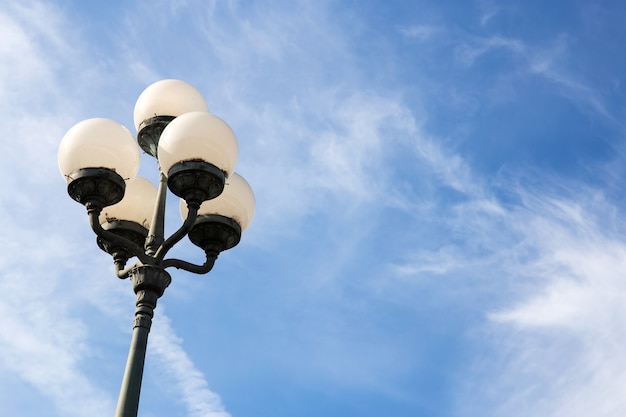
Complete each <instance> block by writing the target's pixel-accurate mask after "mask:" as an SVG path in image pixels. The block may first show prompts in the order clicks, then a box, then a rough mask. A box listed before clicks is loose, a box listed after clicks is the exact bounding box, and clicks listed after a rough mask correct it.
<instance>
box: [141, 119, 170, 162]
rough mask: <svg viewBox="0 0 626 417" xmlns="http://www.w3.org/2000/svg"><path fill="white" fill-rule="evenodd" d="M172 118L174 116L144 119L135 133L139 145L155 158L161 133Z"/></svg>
mask: <svg viewBox="0 0 626 417" xmlns="http://www.w3.org/2000/svg"><path fill="white" fill-rule="evenodd" d="M174 119H175V117H174V116H155V117H151V118H150V119H147V120H144V121H143V122H142V123H141V124H140V125H139V132H138V133H137V142H138V143H139V147H140V148H141V149H143V151H144V152H146V153H147V154H148V155H152V156H153V157H155V158H156V157H157V149H158V147H159V138H160V137H161V133H163V129H165V127H166V126H167V125H168V124H169V123H170V122H171V121H172V120H174Z"/></svg>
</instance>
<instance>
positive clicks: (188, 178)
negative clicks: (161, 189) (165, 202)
mask: <svg viewBox="0 0 626 417" xmlns="http://www.w3.org/2000/svg"><path fill="white" fill-rule="evenodd" d="M225 182H226V176H225V174H224V172H223V171H222V170H221V169H219V168H218V167H216V166H215V165H213V164H210V163H208V162H205V161H199V160H194V161H182V162H178V163H177V164H174V165H173V166H172V167H171V168H170V170H169V172H168V173H167V186H168V188H169V189H170V191H171V192H172V193H174V194H175V195H177V196H178V197H180V198H182V199H184V200H185V201H186V202H187V203H188V204H189V203H196V204H198V205H199V204H201V203H202V202H203V201H206V200H211V199H213V198H215V197H217V196H218V195H220V194H221V193H222V191H223V190H224V184H225Z"/></svg>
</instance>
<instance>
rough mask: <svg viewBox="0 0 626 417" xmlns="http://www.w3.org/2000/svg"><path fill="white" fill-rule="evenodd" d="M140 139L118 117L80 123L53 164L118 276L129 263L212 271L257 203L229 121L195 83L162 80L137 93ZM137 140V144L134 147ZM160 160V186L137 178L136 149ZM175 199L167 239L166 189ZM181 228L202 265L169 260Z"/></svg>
mask: <svg viewBox="0 0 626 417" xmlns="http://www.w3.org/2000/svg"><path fill="white" fill-rule="evenodd" d="M134 121H135V127H136V129H137V132H138V134H137V141H135V139H134V138H133V136H132V135H131V133H130V132H129V131H128V129H126V128H125V127H124V126H122V125H121V124H119V123H117V122H115V121H113V120H110V119H103V118H94V119H88V120H84V121H82V122H80V123H78V124H76V125H75V126H73V127H72V128H71V129H70V130H69V131H68V132H67V133H66V134H65V136H64V137H63V139H62V140H61V144H60V146H59V153H58V157H59V167H60V169H61V173H62V174H63V177H64V178H65V180H66V182H67V184H68V188H67V189H68V193H69V195H70V196H71V197H72V198H73V199H74V200H76V201H77V202H79V203H81V204H83V205H84V206H85V207H86V208H87V211H88V213H89V215H90V220H91V225H92V228H93V230H94V232H95V233H96V235H97V236H98V239H97V241H98V246H99V247H100V248H102V249H103V250H105V251H106V252H108V253H109V254H111V255H112V256H113V258H114V261H115V265H116V267H117V273H118V276H120V277H121V278H124V277H127V276H128V274H129V271H130V269H131V268H129V269H126V270H124V269H123V268H124V266H125V264H126V262H127V260H128V259H129V258H131V257H137V258H138V259H139V263H141V264H148V265H155V266H159V267H163V268H166V267H168V266H174V267H177V268H181V269H185V270H188V271H191V272H195V273H204V272H208V271H207V269H210V266H212V264H211V262H212V261H214V260H215V258H216V257H217V254H218V253H219V252H221V251H223V250H226V249H229V248H232V247H233V246H235V245H236V244H237V243H238V242H239V240H240V237H241V233H242V231H244V230H245V229H246V228H247V227H248V225H249V224H250V222H251V220H252V217H253V215H254V210H255V200H254V195H253V193H252V190H251V188H250V186H249V185H248V183H247V182H246V181H245V180H244V179H243V178H242V177H241V176H240V175H238V174H237V173H235V172H234V170H235V166H236V164H237V158H238V154H239V148H238V144H237V139H236V137H235V135H234V133H233V131H232V130H231V128H230V127H229V126H228V125H227V124H226V123H225V122H224V121H223V120H222V119H220V118H219V117H217V116H215V115H213V114H211V113H209V111H208V106H207V104H206V101H205V100H204V98H203V97H202V95H201V94H200V92H198V90H196V89H195V88H194V87H193V86H191V85H189V84H187V83H185V82H183V81H179V80H162V81H159V82H156V83H154V84H152V85H151V86H149V87H148V88H147V89H146V90H144V92H143V93H142V94H141V95H140V96H139V99H138V100H137V103H136V105H135V112H134ZM137 145H139V146H137ZM139 148H141V149H143V150H144V151H145V152H146V153H148V154H149V155H151V156H153V157H155V158H156V159H157V161H158V167H159V172H160V176H161V179H160V184H161V186H160V187H159V190H157V188H156V187H154V186H153V185H152V183H151V182H150V181H148V180H147V179H145V178H142V177H139V176H137V172H138V170H139V161H140V150H139ZM167 188H169V190H170V191H171V192H172V193H173V194H175V195H176V196H178V197H180V198H181V215H182V216H183V220H184V222H183V225H182V226H181V229H179V230H178V231H177V232H176V233H174V235H172V236H171V237H170V238H168V239H167V240H165V239H164V237H163V218H164V208H165V194H166V189H167ZM185 235H188V236H189V239H190V240H191V242H192V243H194V244H195V245H197V246H199V247H200V248H202V249H203V250H204V251H205V252H206V254H207V262H208V264H205V265H193V264H191V263H188V262H185V261H181V260H175V259H173V260H169V261H168V260H165V259H164V257H165V254H166V253H167V251H168V250H169V249H170V248H171V247H172V246H173V245H174V244H175V243H177V242H178V241H179V240H180V239H181V238H182V237H184V236H185Z"/></svg>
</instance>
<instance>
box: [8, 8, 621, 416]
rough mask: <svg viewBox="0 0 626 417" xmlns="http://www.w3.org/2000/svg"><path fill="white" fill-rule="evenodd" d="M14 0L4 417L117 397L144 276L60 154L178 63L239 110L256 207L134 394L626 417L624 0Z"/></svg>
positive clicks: (243, 163)
mask: <svg viewBox="0 0 626 417" xmlns="http://www.w3.org/2000/svg"><path fill="white" fill-rule="evenodd" d="M0 4H1V5H2V7H0V38H1V39H2V42H0V110H1V112H2V115H3V118H2V119H3V123H2V124H1V125H0V137H2V143H3V151H2V152H1V153H0V158H1V159H0V161H1V163H0V177H1V178H3V180H2V181H3V182H2V187H0V196H1V199H0V230H1V231H2V233H0V248H1V249H2V253H1V255H0V317H2V319H1V320H0V408H1V409H2V410H3V413H4V414H5V415H11V416H21V417H22V416H23V417H28V416H37V417H39V416H42V415H45V416H70V417H71V416H85V415H90V416H95V417H98V416H110V415H113V413H114V408H115V402H116V400H117V394H118V390H119V385H120V382H121V377H122V373H123V367H124V364H125V360H126V355H127V352H128V345H129V342H130V335H131V323H132V314H133V310H134V295H133V294H132V289H131V287H130V284H129V283H128V282H127V281H120V280H118V279H117V278H115V276H114V274H113V266H112V262H111V260H110V258H109V257H108V255H106V254H105V253H103V252H101V251H100V250H99V249H98V248H97V246H96V245H95V237H94V236H93V233H92V232H91V231H90V230H89V227H88V221H87V216H86V214H85V211H84V208H83V207H81V206H80V205H78V204H76V203H75V202H73V201H72V200H71V199H70V198H69V197H68V196H67V193H66V190H65V183H64V181H63V179H62V178H61V175H60V174H59V170H58V167H57V161H56V155H57V148H58V144H59V141H60V140H61V138H62V137H63V135H64V133H65V132H66V131H67V130H68V129H69V128H70V127H71V126H72V125H74V124H75V123H77V122H79V121H81V120H83V119H87V118H91V117H107V118H111V119H115V120H117V121H119V122H120V123H122V124H124V125H126V126H127V127H129V128H130V129H131V130H132V128H133V120H132V117H133V107H134V104H135V100H136V99H137V97H138V96H139V94H140V93H141V92H142V91H143V89H144V88H146V87H147V86H148V85H150V84H151V83H153V82H155V81H157V80H160V79H165V78H178V79H182V80H185V81H187V82H189V83H191V84H192V85H194V86H195V87H196V88H198V90H200V91H201V92H202V93H203V94H204V96H205V97H206V99H207V102H208V104H209V108H210V110H211V112H213V113H214V114H216V115H218V116H219V117H221V118H223V119H224V120H226V121H227V122H228V123H229V125H230V126H231V127H232V128H233V130H234V131H235V133H236V134H237V137H238V140H239V146H240V158H239V164H238V167H237V171H238V172H240V173H241V174H242V175H243V176H244V177H245V178H246V179H247V180H248V181H249V182H250V184H251V186H252V187H253V189H254V191H255V194H256V198H257V212H256V217H255V219H254V222H253V224H252V226H251V227H250V228H249V229H248V230H247V232H246V234H245V235H244V237H243V239H242V242H241V243H240V245H239V246H237V247H236V248H234V249H232V250H231V251H228V252H225V253H223V254H222V255H221V256H220V259H219V261H218V263H217V265H216V267H215V268H214V270H213V271H212V272H211V273H210V274H208V275H207V276H195V275H192V274H187V273H184V272H181V271H173V272H172V275H173V283H172V285H171V286H170V287H169V288H168V290H167V291H166V293H165V295H164V297H163V298H162V299H161V300H160V304H159V306H158V308H157V310H156V314H155V323H154V326H153V330H152V333H151V336H150V337H151V339H150V345H149V351H148V357H147V363H146V372H145V375H144V384H143V390H142V397H141V403H140V413H139V414H140V416H143V417H158V416H168V417H207V416H211V417H217V416H220V417H225V416H232V417H281V416H285V417H287V416H289V417H293V416H298V417H306V416H322V415H324V416H363V417H366V416H394V417H403V416H411V417H414V416H433V417H434V416H442V417H469V416H481V417H490V416H493V417H496V416H498V417H501V416H507V417H517V416H520V417H521V416H524V417H526V416H542V417H549V416H569V417H578V416H585V417H587V416H589V415H593V416H623V415H624V413H626V397H625V396H624V395H623V393H624V386H626V368H625V367H624V363H626V354H625V353H624V349H623V346H625V345H626V319H625V318H624V317H626V307H624V306H625V305H626V304H625V303H624V302H623V299H624V297H626V280H625V279H624V274H625V272H624V271H626V223H625V222H624V220H623V219H624V215H625V213H624V212H625V207H626V206H625V204H626V200H625V199H624V197H623V196H624V193H623V190H624V189H626V181H625V180H624V178H625V174H626V169H625V168H624V167H625V166H626V163H625V162H626V147H625V145H626V135H625V132H626V129H625V128H626V124H625V122H624V120H626V106H625V94H624V85H623V84H624V77H625V74H626V58H625V57H626V55H624V52H623V44H624V40H625V39H626V27H625V26H624V25H623V22H624V21H625V20H626V6H624V5H622V4H621V3H620V2H614V1H551V2H534V1H502V2H496V1H467V2H465V1H463V2H461V1H441V2H435V1H431V0H424V1H363V2H357V1H341V2H339V1H324V0H322V1H319V0H317V1H306V0H303V1H289V2H288V1H277V2H272V3H271V4H269V3H267V2H246V1H207V0H204V1H201V0H188V1H183V0H179V1H151V2H142V1H114V0H112V1H108V2H106V4H105V3H95V2H83V1H78V0H75V1H69V0H67V1H60V0H59V1H45V2H44V1H22V2H19V3H18V2H12V1H8V0H1V1H0ZM155 171H156V166H155V163H154V161H153V160H151V159H150V158H149V157H147V156H146V155H143V156H142V166H141V169H140V175H143V176H145V177H147V178H150V179H151V180H152V181H153V182H154V181H155V180H156V173H155ZM170 201H171V203H170V204H169V209H168V210H169V211H168V217H167V227H168V230H170V231H173V230H175V229H176V228H177V227H178V225H179V224H180V222H181V220H180V217H179V214H178V203H177V201H175V199H174V198H172V199H171V200H170ZM176 253H177V255H179V256H180V257H185V258H186V259H189V260H199V259H200V256H201V254H199V253H198V252H197V251H196V250H194V248H193V247H192V246H191V245H189V244H183V245H182V246H180V247H179V248H177V249H176Z"/></svg>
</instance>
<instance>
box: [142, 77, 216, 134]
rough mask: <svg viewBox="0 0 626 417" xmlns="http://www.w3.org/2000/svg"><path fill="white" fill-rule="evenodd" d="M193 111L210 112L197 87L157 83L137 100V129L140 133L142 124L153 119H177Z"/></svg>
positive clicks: (163, 82) (172, 81) (171, 82)
mask: <svg viewBox="0 0 626 417" xmlns="http://www.w3.org/2000/svg"><path fill="white" fill-rule="evenodd" d="M192 111H203V112H208V111H209V107H208V106H207V104H206V101H205V100H204V97H202V94H200V92H199V91H198V90H196V88H195V87H193V86H192V85H190V84H187V83H186V82H184V81H180V80H172V79H170V80H161V81H157V82H156V83H154V84H152V85H150V86H149V87H148V88H146V89H145V90H144V91H143V92H142V93H141V95H140V96H139V98H138V99H137V103H136V104H135V114H134V119H135V128H137V131H139V130H140V125H141V123H143V122H144V121H145V120H148V119H151V118H153V117H157V116H172V117H177V116H180V115H181V114H184V113H188V112H192Z"/></svg>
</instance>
